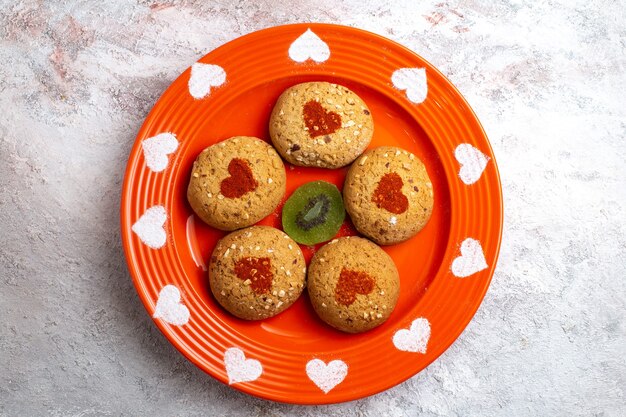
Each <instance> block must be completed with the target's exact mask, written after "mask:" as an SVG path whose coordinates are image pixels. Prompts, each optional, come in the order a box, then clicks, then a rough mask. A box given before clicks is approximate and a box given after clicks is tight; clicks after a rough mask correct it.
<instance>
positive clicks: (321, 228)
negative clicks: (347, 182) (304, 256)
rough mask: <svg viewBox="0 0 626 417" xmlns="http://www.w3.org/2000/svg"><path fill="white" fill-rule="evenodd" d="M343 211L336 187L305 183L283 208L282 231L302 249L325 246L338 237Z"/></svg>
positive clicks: (322, 182) (323, 182)
mask: <svg viewBox="0 0 626 417" xmlns="http://www.w3.org/2000/svg"><path fill="white" fill-rule="evenodd" d="M345 218H346V210H345V208H344V207H343V200H342V199H341V193H340V192H339V190H338V189H337V187H336V186H335V185H333V184H331V183H329V182H326V181H313V182H309V183H306V184H304V185H302V186H300V187H298V189H296V191H294V192H293V194H291V197H289V199H288V200H287V201H286V202H285V205H284V207H283V230H285V233H287V234H288V235H289V236H290V237H291V238H292V239H293V240H295V241H296V242H298V243H302V244H304V245H315V244H317V243H321V242H326V241H327V240H330V239H331V238H332V237H333V236H335V235H336V234H337V232H338V231H339V228H340V227H341V224H342V223H343V220H344V219H345Z"/></svg>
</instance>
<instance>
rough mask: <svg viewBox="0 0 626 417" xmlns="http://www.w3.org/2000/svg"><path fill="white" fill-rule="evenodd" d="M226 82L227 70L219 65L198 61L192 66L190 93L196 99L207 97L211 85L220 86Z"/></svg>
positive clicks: (189, 84)
mask: <svg viewBox="0 0 626 417" xmlns="http://www.w3.org/2000/svg"><path fill="white" fill-rule="evenodd" d="M224 82H226V71H224V68H222V67H220V66H219V65H213V64H200V63H196V64H193V65H192V66H191V75H190V76H189V83H188V86H189V94H191V96H192V97H193V98H195V99H201V98H204V97H207V96H208V95H209V93H210V92H211V87H219V86H220V85H222V84H224Z"/></svg>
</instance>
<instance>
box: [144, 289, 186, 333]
mask: <svg viewBox="0 0 626 417" xmlns="http://www.w3.org/2000/svg"><path fill="white" fill-rule="evenodd" d="M152 317H154V318H155V319H161V320H163V321H165V322H167V323H169V324H173V325H175V326H182V325H183V324H187V322H188V321H189V309H188V308H187V307H186V306H185V305H184V304H182V303H181V302H180V291H179V290H178V288H176V287H175V286H173V285H166V286H165V287H163V289H162V290H161V292H159V299H158V300H157V304H156V308H155V309H154V314H153V315H152Z"/></svg>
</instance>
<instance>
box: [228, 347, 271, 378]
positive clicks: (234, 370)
mask: <svg viewBox="0 0 626 417" xmlns="http://www.w3.org/2000/svg"><path fill="white" fill-rule="evenodd" d="M224 366H225V367H226V374H227V375H228V383H229V384H231V385H232V384H236V383H237V382H249V381H254V380H256V379H257V378H258V377H260V376H261V374H262V373H263V366H261V362H259V361H257V360H256V359H246V355H245V354H244V353H243V351H242V350H241V349H239V348H236V347H233V348H230V349H227V350H226V352H225V353H224Z"/></svg>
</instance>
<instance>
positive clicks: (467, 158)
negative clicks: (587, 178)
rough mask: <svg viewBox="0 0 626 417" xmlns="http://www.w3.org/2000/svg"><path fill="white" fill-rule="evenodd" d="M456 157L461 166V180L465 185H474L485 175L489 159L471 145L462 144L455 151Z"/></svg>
mask: <svg viewBox="0 0 626 417" xmlns="http://www.w3.org/2000/svg"><path fill="white" fill-rule="evenodd" d="M454 157H455V158H456V160H457V161H458V162H459V164H460V165H461V169H459V178H461V181H463V182H464V183H465V184H467V185H470V184H474V183H475V182H476V181H478V180H479V179H480V176H481V175H482V174H483V171H484V170H485V167H486V166H487V162H489V157H488V156H487V155H485V154H483V153H482V152H481V151H479V150H478V149H476V148H474V147H473V146H472V145H470V144H469V143H462V144H460V145H459V146H457V147H456V149H455V150H454Z"/></svg>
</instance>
